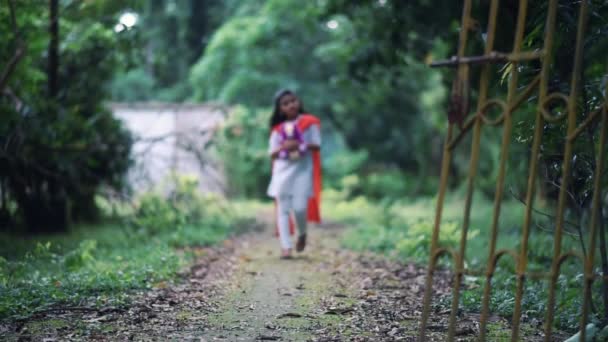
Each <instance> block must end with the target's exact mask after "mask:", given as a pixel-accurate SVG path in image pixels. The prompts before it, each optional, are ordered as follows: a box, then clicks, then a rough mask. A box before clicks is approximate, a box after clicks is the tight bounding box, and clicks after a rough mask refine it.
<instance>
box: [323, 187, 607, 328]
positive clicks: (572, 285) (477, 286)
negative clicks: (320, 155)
mask: <svg viewBox="0 0 608 342" xmlns="http://www.w3.org/2000/svg"><path fill="white" fill-rule="evenodd" d="M331 196H334V197H333V198H331V197H330V199H329V200H328V201H327V202H326V205H325V207H324V209H325V213H326V216H327V217H329V218H331V219H335V220H341V221H345V222H350V223H355V224H354V226H353V228H351V229H349V230H348V231H347V232H346V234H345V235H344V239H343V241H342V244H343V246H345V247H347V248H350V249H354V250H359V251H364V250H369V251H374V252H377V253H381V254H383V255H387V256H389V257H392V258H396V259H399V260H401V261H414V262H417V263H419V264H427V263H428V260H429V250H430V244H431V237H432V231H433V225H434V220H435V209H436V199H435V198H420V199H416V200H400V201H393V202H384V203H382V202H381V203H373V202H371V201H369V200H367V199H365V198H363V197H360V198H357V199H355V200H351V201H349V200H347V199H346V198H345V197H340V193H337V192H334V193H331ZM340 200H342V201H341V202H340ZM338 202H339V204H338V205H334V203H338ZM541 210H543V211H544V212H548V213H550V212H551V210H550V209H547V208H542V209H541ZM493 212H494V208H493V203H492V201H491V200H488V199H485V198H483V196H481V195H479V194H475V196H474V201H473V205H472V208H471V216H470V224H469V231H468V236H467V247H466V254H465V263H466V267H467V268H468V269H471V270H474V271H477V272H479V273H480V274H483V271H484V270H485V267H486V265H487V260H488V254H489V245H490V240H491V226H492V217H493ZM463 213H464V197H460V196H458V195H457V194H452V195H449V196H448V197H447V198H446V201H445V203H444V208H443V213H442V219H441V229H440V235H439V244H440V246H442V247H447V248H451V249H453V250H458V248H459V246H460V240H461V236H462V222H463ZM523 215H524V206H523V205H522V204H521V203H520V202H517V201H515V200H508V199H507V200H505V201H503V203H502V206H501V215H500V217H499V221H498V223H499V224H498V239H497V246H496V248H497V250H499V249H511V250H513V251H515V252H516V253H518V251H519V247H520V243H521V235H522V232H521V228H520V227H521V226H522V224H523ZM533 222H534V223H533V224H532V227H531V229H532V232H531V235H530V238H529V243H528V251H529V252H528V260H529V264H528V269H529V270H530V271H543V272H547V271H548V270H549V269H550V266H551V260H552V257H553V243H554V239H553V234H552V232H551V231H550V230H549V231H545V230H541V229H539V226H543V225H545V226H547V227H548V226H550V223H548V222H549V221H548V220H547V219H546V218H545V217H544V216H543V215H539V214H535V215H534V216H533ZM536 223H538V225H536ZM570 249H574V250H580V243H579V241H578V239H577V238H576V237H574V236H572V235H569V234H566V235H565V236H564V240H563V244H562V250H563V251H566V250H570ZM597 259H599V258H597ZM440 265H442V266H443V267H452V261H451V260H448V259H447V258H443V259H442V260H441V261H440ZM581 272H582V266H581V265H580V264H579V263H577V262H576V261H574V260H569V261H567V262H565V263H564V265H563V266H562V271H561V273H562V276H560V278H559V280H558V283H557V287H556V288H557V289H558V291H557V298H556V315H555V325H556V327H558V328H559V329H563V330H568V331H573V330H576V329H577V324H578V319H579V315H580V307H581V300H582V287H581V281H582V274H581ZM514 273H515V262H514V260H513V259H512V258H510V257H502V258H501V259H500V260H499V262H498V265H497V271H496V273H495V275H494V278H493V283H492V298H491V301H490V307H491V310H492V312H494V313H496V314H499V315H501V316H504V317H507V318H511V315H512V310H513V303H514V293H515V286H516V283H515V281H516V278H515V276H514ZM466 278H467V282H466V285H465V289H464V291H463V292H462V295H461V307H462V308H465V309H466V310H468V311H473V312H479V311H480V308H481V299H482V294H483V288H484V285H485V277H482V276H480V277H475V276H467V277H466ZM546 283H547V282H546V281H543V282H541V281H533V280H528V281H527V282H526V288H525V291H524V292H525V294H524V297H523V301H522V305H523V312H524V314H525V315H526V316H528V317H535V318H538V319H541V320H542V319H543V318H544V315H545V313H546V301H547V296H548V288H547V284H546ZM448 300H450V299H449V298H448ZM594 300H595V301H597V302H598V303H597V305H596V306H597V307H601V305H600V303H599V301H600V295H599V289H598V290H597V291H596V293H595V296H594ZM441 305H444V306H446V307H449V305H450V303H449V302H446V303H442V304H441ZM600 314H601V313H600ZM594 317H597V316H594Z"/></svg>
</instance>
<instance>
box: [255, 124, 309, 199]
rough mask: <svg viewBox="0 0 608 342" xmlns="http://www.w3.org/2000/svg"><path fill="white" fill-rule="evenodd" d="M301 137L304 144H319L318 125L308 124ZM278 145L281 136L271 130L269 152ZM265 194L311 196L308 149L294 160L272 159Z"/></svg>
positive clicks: (274, 195) (272, 195)
mask: <svg viewBox="0 0 608 342" xmlns="http://www.w3.org/2000/svg"><path fill="white" fill-rule="evenodd" d="M297 120H298V119H296V120H295V122H297ZM302 139H303V140H304V142H305V143H306V144H313V145H318V146H321V132H320V129H319V125H312V126H310V127H309V128H308V129H307V130H306V131H304V133H303V134H302ZM280 146H281V136H280V134H279V133H278V132H275V131H273V132H272V134H271V135H270V142H269V149H268V151H269V153H272V152H274V151H276V150H277V149H278V148H279V147H280ZM267 194H268V196H270V197H274V198H277V197H283V196H293V197H299V198H301V197H300V196H305V198H308V197H310V196H312V156H311V153H310V151H309V150H307V151H306V152H304V155H302V156H301V157H300V158H299V159H296V160H289V159H281V158H276V159H275V160H274V162H273V165H272V178H271V180H270V184H269V185H268V191H267Z"/></svg>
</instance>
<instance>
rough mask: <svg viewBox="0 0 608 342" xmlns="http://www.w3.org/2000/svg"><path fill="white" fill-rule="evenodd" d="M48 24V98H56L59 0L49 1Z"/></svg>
mask: <svg viewBox="0 0 608 342" xmlns="http://www.w3.org/2000/svg"><path fill="white" fill-rule="evenodd" d="M49 10H50V17H49V20H50V23H49V36H50V38H51V40H50V42H49V60H48V70H47V76H48V91H49V97H50V98H56V97H57V90H58V89H57V88H58V84H57V83H58V78H57V75H58V70H59V0H50V2H49Z"/></svg>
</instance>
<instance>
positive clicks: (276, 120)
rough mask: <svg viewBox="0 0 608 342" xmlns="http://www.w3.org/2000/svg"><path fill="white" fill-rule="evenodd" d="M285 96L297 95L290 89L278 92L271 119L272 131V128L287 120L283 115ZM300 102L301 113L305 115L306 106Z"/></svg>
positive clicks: (275, 96)
mask: <svg viewBox="0 0 608 342" xmlns="http://www.w3.org/2000/svg"><path fill="white" fill-rule="evenodd" d="M285 95H294V96H295V95H296V94H295V93H294V92H293V91H291V90H289V89H281V90H279V91H277V92H276V94H275V95H274V110H273V111H272V116H271V117H270V130H271V131H272V128H273V127H274V126H276V125H278V124H280V123H282V122H283V121H285V120H287V118H286V117H285V115H284V114H283V113H281V98H283V96H285ZM298 100H299V99H298ZM299 101H300V113H305V111H304V106H303V105H302V101H301V100H299Z"/></svg>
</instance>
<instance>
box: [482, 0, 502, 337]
mask: <svg viewBox="0 0 608 342" xmlns="http://www.w3.org/2000/svg"><path fill="white" fill-rule="evenodd" d="M489 16H490V17H489V21H488V29H487V35H488V36H487V37H488V39H487V41H486V47H485V54H486V55H487V54H488V53H490V52H492V50H493V49H494V36H495V34H496V18H497V16H498V0H493V1H492V3H491V5H490V12H489ZM489 74H490V65H488V64H485V65H484V66H483V70H482V71H481V81H480V82H479V101H478V102H477V110H478V111H479V109H480V108H481V106H483V104H484V102H485V101H486V99H487V92H488V90H487V88H488V83H489V78H490V75H489ZM495 250H496V234H495V232H494V231H493V232H492V238H491V239H490V251H489V254H488V268H487V271H486V285H485V287H484V291H483V301H482V305H481V318H480V321H479V325H480V326H479V341H485V340H486V324H487V320H488V316H489V311H490V310H489V307H490V287H491V283H492V274H493V271H491V269H492V267H491V266H490V264H491V262H492V259H493V255H494V251H495Z"/></svg>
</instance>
